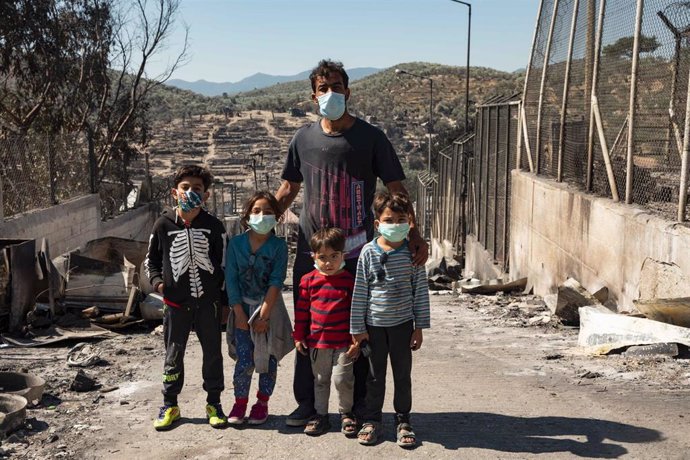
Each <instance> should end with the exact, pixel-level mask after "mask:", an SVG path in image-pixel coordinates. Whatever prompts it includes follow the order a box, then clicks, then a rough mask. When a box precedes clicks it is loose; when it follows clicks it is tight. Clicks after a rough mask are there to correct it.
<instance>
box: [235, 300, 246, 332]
mask: <svg viewBox="0 0 690 460" xmlns="http://www.w3.org/2000/svg"><path fill="white" fill-rule="evenodd" d="M232 309H233V312H234V314H235V328H236V329H242V330H243V331H248V330H249V318H247V314H246V313H245V312H244V310H243V309H242V305H235V306H233V308H232Z"/></svg>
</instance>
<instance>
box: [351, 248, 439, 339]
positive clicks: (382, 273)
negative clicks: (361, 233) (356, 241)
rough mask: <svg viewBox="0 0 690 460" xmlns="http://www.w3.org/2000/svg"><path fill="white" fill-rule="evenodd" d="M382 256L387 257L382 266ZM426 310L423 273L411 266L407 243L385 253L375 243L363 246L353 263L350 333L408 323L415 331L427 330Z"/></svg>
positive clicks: (423, 270)
mask: <svg viewBox="0 0 690 460" xmlns="http://www.w3.org/2000/svg"><path fill="white" fill-rule="evenodd" d="M384 253H385V254H387V256H383V254H384ZM382 256H383V257H384V259H386V258H387V260H385V263H384V264H382V263H381V257H382ZM429 310H430V308H429V284H428V281H427V277H426V270H425V269H424V267H423V266H415V265H413V264H412V254H411V253H410V250H409V248H408V247H407V241H405V242H404V244H403V245H402V246H400V247H399V248H398V249H394V250H392V251H388V252H386V251H384V250H383V249H382V248H381V246H379V245H378V243H377V242H376V240H373V241H370V242H369V243H367V244H366V245H364V247H363V248H362V252H361V253H360V255H359V260H358V262H357V276H356V277H355V288H354V291H353V294H352V308H351V310H350V333H351V334H361V333H364V332H366V331H367V328H366V326H367V325H369V326H377V327H392V326H397V325H398V324H402V323H404V322H406V321H409V320H414V327H415V328H418V329H427V328H429V327H430V326H431V320H430V312H429Z"/></svg>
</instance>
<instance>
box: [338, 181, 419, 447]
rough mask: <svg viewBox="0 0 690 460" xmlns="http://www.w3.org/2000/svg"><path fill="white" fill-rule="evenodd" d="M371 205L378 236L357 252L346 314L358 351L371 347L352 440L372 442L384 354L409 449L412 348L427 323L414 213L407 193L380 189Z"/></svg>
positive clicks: (400, 436) (400, 440) (402, 440)
mask: <svg viewBox="0 0 690 460" xmlns="http://www.w3.org/2000/svg"><path fill="white" fill-rule="evenodd" d="M373 208H374V213H375V216H376V220H375V221H374V226H375V228H376V230H377V231H378V233H379V234H380V236H379V237H377V238H375V239H374V240H373V241H370V242H369V243H367V244H366V245H365V246H364V247H363V249H362V252H361V254H360V256H359V261H358V263H357V276H356V278H355V288H354V291H353V294H352V308H351V312H350V333H351V334H352V335H353V336H354V340H355V341H356V343H357V345H359V346H360V347H365V348H364V349H363V350H362V352H363V353H365V350H366V344H367V343H368V345H369V348H370V349H371V352H370V355H369V360H370V362H371V371H370V373H369V376H368V377H367V394H366V400H365V405H366V409H365V413H364V420H365V422H364V424H363V425H362V429H361V430H360V431H359V433H358V434H357V438H358V440H359V443H360V444H364V445H372V444H375V443H376V442H377V440H378V437H379V434H380V433H379V431H380V429H381V419H382V409H383V400H384V396H385V392H386V367H387V365H388V356H390V361H391V368H392V369H393V382H394V397H393V407H394V409H395V424H396V438H397V444H398V445H399V446H401V447H408V448H409V447H414V446H415V445H416V444H417V439H416V437H415V434H414V432H413V431H412V426H411V425H410V411H411V409H412V378H411V373H412V351H413V350H418V349H419V348H420V347H421V346H422V330H423V329H427V328H429V326H430V314H429V290H428V282H427V277H426V271H425V269H424V267H423V266H421V267H420V266H415V265H413V264H412V254H411V252H410V250H409V248H408V246H407V234H408V232H409V231H410V221H411V219H412V216H413V215H414V214H413V209H412V203H410V200H409V198H408V197H407V195H404V194H399V193H393V194H391V193H389V192H380V193H378V194H377V195H376V197H375V198H374V203H373Z"/></svg>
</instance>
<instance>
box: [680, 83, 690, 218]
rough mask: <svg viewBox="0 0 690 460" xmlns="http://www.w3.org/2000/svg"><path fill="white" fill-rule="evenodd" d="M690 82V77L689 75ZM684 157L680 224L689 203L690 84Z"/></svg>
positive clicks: (686, 112)
mask: <svg viewBox="0 0 690 460" xmlns="http://www.w3.org/2000/svg"><path fill="white" fill-rule="evenodd" d="M688 79H689V80H688V81H689V82H690V75H688ZM683 133H684V136H683V156H682V158H681V167H680V168H681V169H680V189H679V190H678V222H685V207H686V205H687V202H688V157H690V83H688V94H687V96H686V98H685V129H684V130H683Z"/></svg>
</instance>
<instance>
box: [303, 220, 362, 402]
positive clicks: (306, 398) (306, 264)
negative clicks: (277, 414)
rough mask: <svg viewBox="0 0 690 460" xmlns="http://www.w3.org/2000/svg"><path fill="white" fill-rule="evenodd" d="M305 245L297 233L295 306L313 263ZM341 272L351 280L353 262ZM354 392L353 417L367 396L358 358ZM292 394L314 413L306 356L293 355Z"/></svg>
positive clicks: (312, 393) (309, 370)
mask: <svg viewBox="0 0 690 460" xmlns="http://www.w3.org/2000/svg"><path fill="white" fill-rule="evenodd" d="M310 252H311V249H310V248H309V243H308V242H307V240H306V239H305V237H304V234H302V232H301V231H300V232H299V235H298V239H297V256H296V257H295V266H294V268H293V271H292V295H293V300H294V302H295V304H297V297H298V295H299V282H300V280H301V279H302V277H303V276H304V275H306V274H307V273H309V272H310V271H312V270H313V269H314V259H313V258H312V257H311V254H310ZM345 270H347V271H349V272H350V273H352V275H353V276H354V275H355V274H356V272H357V259H356V258H353V259H347V260H345ZM353 370H354V374H355V390H354V405H353V409H352V411H353V412H354V413H355V415H361V414H363V412H364V397H365V395H366V392H367V387H366V379H367V374H368V373H369V366H368V363H367V362H366V360H365V359H363V358H360V359H358V360H357V361H355V364H354V368H353ZM292 391H293V393H294V395H295V400H296V401H297V404H298V405H299V407H300V408H303V409H304V410H308V411H310V412H314V374H313V373H312V370H311V360H310V359H309V356H308V355H307V356H305V355H303V354H302V353H298V352H295V375H294V379H293V381H292Z"/></svg>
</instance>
